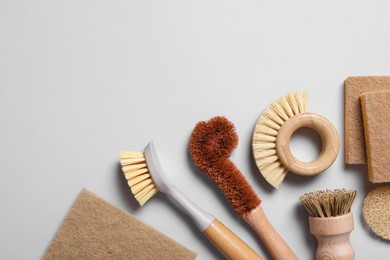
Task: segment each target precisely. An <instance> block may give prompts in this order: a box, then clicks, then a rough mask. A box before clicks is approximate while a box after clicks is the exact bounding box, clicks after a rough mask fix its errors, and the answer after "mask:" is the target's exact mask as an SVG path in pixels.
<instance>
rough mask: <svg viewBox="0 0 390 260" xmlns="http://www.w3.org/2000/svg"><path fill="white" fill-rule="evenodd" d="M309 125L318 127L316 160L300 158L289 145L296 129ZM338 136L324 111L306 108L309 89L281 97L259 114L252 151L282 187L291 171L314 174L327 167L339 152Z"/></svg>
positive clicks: (275, 184) (263, 169)
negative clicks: (303, 160)
mask: <svg viewBox="0 0 390 260" xmlns="http://www.w3.org/2000/svg"><path fill="white" fill-rule="evenodd" d="M303 127H308V128H311V129H313V130H314V131H316V132H317V133H318V134H319V136H320V138H321V141H322V149H321V152H320V154H319V156H318V157H317V159H316V160H314V161H313V162H302V161H299V160H297V159H296V158H295V157H294V156H293V154H292V152H291V150H290V147H289V142H290V139H291V137H292V135H293V134H294V132H295V131H296V130H298V129H300V128H303ZM339 143H340V142H339V136H338V133H337V130H336V128H335V127H334V126H333V124H332V123H331V122H330V121H329V120H328V119H326V118H324V117H323V116H321V115H318V114H314V113H309V112H307V92H306V91H298V92H294V93H291V94H288V95H287V96H284V97H281V98H279V99H278V100H276V101H275V102H274V103H272V104H271V105H270V106H269V107H268V108H266V109H265V110H264V112H263V113H262V114H261V115H260V117H259V119H258V120H257V122H256V126H255V129H254V132H253V138H252V151H253V156H254V159H255V161H256V165H257V166H258V168H259V170H260V172H261V174H262V175H263V176H264V178H265V179H266V180H267V181H268V182H269V183H270V184H271V185H272V186H273V187H275V188H279V186H280V185H281V183H282V182H283V180H284V178H285V177H286V175H287V173H288V171H291V172H294V173H296V174H299V175H304V176H311V175H315V174H318V173H321V172H323V171H325V170H326V169H327V168H328V167H329V166H330V165H332V164H333V162H334V161H335V160H336V157H337V155H338V152H339V147H340V144H339Z"/></svg>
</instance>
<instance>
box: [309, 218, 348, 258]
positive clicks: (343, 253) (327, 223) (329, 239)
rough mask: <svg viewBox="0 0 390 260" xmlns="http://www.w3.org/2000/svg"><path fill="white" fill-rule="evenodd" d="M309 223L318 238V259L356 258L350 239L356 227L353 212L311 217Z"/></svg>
mask: <svg viewBox="0 0 390 260" xmlns="http://www.w3.org/2000/svg"><path fill="white" fill-rule="evenodd" d="M309 223H310V232H311V233H312V234H313V235H315V236H316V238H317V240H318V247H317V253H316V258H317V260H320V259H329V260H352V259H354V258H355V251H354V249H353V247H352V245H351V243H350V241H349V235H350V233H351V232H352V230H353V228H354V225H353V217H352V213H348V214H346V215H343V216H339V217H331V218H313V217H309Z"/></svg>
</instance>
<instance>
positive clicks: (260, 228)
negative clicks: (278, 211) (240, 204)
mask: <svg viewBox="0 0 390 260" xmlns="http://www.w3.org/2000/svg"><path fill="white" fill-rule="evenodd" d="M244 219H245V221H246V222H247V223H248V224H249V225H250V226H251V227H252V228H253V229H254V230H255V231H256V233H257V235H258V236H259V237H260V239H261V241H263V243H264V245H265V246H266V247H267V249H268V251H269V253H270V254H271V255H272V257H273V258H274V259H281V260H285V259H298V257H297V256H296V255H295V254H294V252H293V251H292V250H291V249H290V247H289V246H288V245H287V243H286V242H285V241H284V240H283V238H282V237H281V236H280V235H279V233H278V232H277V231H276V230H275V229H274V227H273V226H272V225H271V223H270V222H269V221H268V219H267V217H266V216H265V214H264V212H263V209H262V208H261V207H260V206H258V207H256V208H255V209H253V210H252V211H251V212H249V213H248V214H245V215H244Z"/></svg>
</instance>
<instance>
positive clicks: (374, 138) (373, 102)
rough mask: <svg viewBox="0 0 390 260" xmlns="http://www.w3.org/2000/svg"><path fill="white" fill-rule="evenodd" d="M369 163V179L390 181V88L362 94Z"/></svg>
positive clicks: (376, 181) (372, 180)
mask: <svg viewBox="0 0 390 260" xmlns="http://www.w3.org/2000/svg"><path fill="white" fill-rule="evenodd" d="M360 100H361V106H362V116H363V126H364V138H365V142H366V155H367V163H368V180H369V181H370V182H373V183H383V182H390V171H389V169H388V166H389V165H390V156H389V148H390V90H387V91H374V92H366V93H363V94H362V95H361V96H360Z"/></svg>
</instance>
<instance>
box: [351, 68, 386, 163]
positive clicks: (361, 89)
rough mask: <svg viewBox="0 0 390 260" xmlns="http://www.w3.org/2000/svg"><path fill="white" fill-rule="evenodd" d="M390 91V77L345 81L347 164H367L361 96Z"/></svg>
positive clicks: (353, 78) (371, 77) (352, 78)
mask: <svg viewBox="0 0 390 260" xmlns="http://www.w3.org/2000/svg"><path fill="white" fill-rule="evenodd" d="M380 90H390V76H367V77H349V78H347V79H346V80H345V163H347V164H366V151H365V143H364V134H363V122H362V112H361V107H360V98H359V97H360V95H361V94H363V93H365V92H368V91H380Z"/></svg>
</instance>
